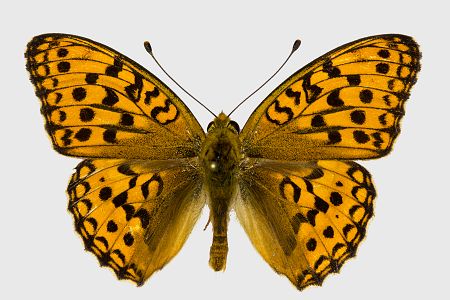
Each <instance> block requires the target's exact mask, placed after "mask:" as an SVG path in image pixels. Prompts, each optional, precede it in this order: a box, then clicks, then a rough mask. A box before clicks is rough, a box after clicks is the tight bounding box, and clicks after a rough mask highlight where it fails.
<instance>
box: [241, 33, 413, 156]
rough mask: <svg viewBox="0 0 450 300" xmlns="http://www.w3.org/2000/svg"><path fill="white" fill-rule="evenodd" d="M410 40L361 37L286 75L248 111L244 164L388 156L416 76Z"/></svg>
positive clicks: (242, 134)
mask: <svg viewBox="0 0 450 300" xmlns="http://www.w3.org/2000/svg"><path fill="white" fill-rule="evenodd" d="M419 59H420V52H419V50H418V46H417V44H416V43H415V41H414V40H413V39H412V38H410V37H408V36H403V35H394V34H392V35H379V36H372V37H368V38H363V39H360V40H357V41H355V42H352V43H349V44H346V45H344V46H342V47H339V48H337V49H335V50H333V51H331V52H329V53H327V54H325V55H323V56H321V57H320V58H318V59H316V60H315V61H313V62H311V63H310V64H308V65H307V66H306V67H304V68H302V69H301V70H299V71H298V72H297V73H295V74H293V75H292V76H291V77H290V78H288V79H287V80H286V81H285V82H284V83H282V84H281V85H280V86H279V87H278V88H277V89H275V90H274V91H273V92H272V93H271V94H270V95H269V96H268V97H267V98H266V99H265V100H264V101H263V102H262V103H261V105H260V106H259V107H258V108H257V109H256V110H255V111H254V112H253V114H252V115H251V116H250V118H249V120H248V122H247V123H246V125H245V127H244V128H243V130H242V133H241V140H242V144H243V147H244V151H245V153H246V154H247V155H248V156H250V157H262V158H268V159H281V160H296V161H305V160H318V159H366V158H376V157H380V156H383V155H385V154H386V153H388V152H389V151H390V150H391V148H392V144H393V142H394V140H395V138H396V137H397V135H398V133H399V131H400V128H399V122H400V119H401V117H402V116H403V114H404V108H403V106H404V102H405V101H406V100H407V98H408V97H409V91H410V89H411V87H412V85H413V84H414V83H415V81H416V75H417V72H418V71H419V69H420V64H419Z"/></svg>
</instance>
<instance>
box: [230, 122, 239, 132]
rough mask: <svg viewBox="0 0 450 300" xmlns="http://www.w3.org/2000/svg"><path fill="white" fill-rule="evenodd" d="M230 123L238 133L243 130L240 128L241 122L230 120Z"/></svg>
mask: <svg viewBox="0 0 450 300" xmlns="http://www.w3.org/2000/svg"><path fill="white" fill-rule="evenodd" d="M228 124H230V125H231V126H232V127H233V128H234V129H235V130H236V132H237V133H239V132H240V131H241V129H240V128H239V124H238V123H236V122H235V121H230V123H228Z"/></svg>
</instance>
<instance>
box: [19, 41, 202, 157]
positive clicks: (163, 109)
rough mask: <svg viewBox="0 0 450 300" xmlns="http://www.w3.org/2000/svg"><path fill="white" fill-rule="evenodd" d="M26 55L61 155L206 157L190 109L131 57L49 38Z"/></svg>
mask: <svg viewBox="0 0 450 300" xmlns="http://www.w3.org/2000/svg"><path fill="white" fill-rule="evenodd" d="M25 57H26V59H27V69H28V71H29V72H30V74H31V76H30V78H31V81H32V83H33V84H34V86H35V88H36V95H37V96H38V97H39V98H40V99H41V102H42V108H41V111H42V114H43V115H44V117H45V121H46V129H47V132H48V134H49V135H50V137H51V139H52V142H53V146H54V148H55V149H56V150H57V151H58V152H60V153H62V154H66V155H71V156H79V157H91V158H96V157H101V158H128V159H160V160H162V159H173V158H183V157H192V156H195V155H197V153H198V152H199V147H200V144H201V140H202V139H203V138H204V133H203V130H202V128H201V127H200V125H199V124H198V122H197V120H196V119H195V117H194V116H193V115H192V113H191V112H190V111H189V109H188V108H187V107H186V106H185V105H184V104H183V102H182V101H181V100H180V99H179V98H178V96H176V95H175V94H174V93H173V92H172V91H171V90H170V89H169V88H168V87H167V86H166V85H165V84H164V83H162V82H161V81H160V80H159V79H157V78H156V77H155V76H154V75H153V74H151V73H150V72H148V71H147V70H145V69H144V68H143V67H141V66H140V65H139V64H137V63H136V62H134V61H132V60H131V59H129V58H127V57H126V56H124V55H122V54H120V53H118V52H116V51H115V50H113V49H111V48H109V47H107V46H104V45H102V44H99V43H96V42H94V41H91V40H88V39H86V38H82V37H78V36H72V35H66V34H45V35H40V36H36V37H34V38H33V39H32V40H31V41H30V43H29V44H28V47H27V50H26V53H25Z"/></svg>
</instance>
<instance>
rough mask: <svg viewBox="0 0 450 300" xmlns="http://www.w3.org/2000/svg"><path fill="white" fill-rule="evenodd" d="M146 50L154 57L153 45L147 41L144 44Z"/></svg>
mask: <svg viewBox="0 0 450 300" xmlns="http://www.w3.org/2000/svg"><path fill="white" fill-rule="evenodd" d="M144 48H145V50H146V51H147V52H148V53H150V54H151V55H153V50H152V45H150V42H149V41H145V42H144Z"/></svg>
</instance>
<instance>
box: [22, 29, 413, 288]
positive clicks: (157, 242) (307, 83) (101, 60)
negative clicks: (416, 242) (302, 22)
mask: <svg viewBox="0 0 450 300" xmlns="http://www.w3.org/2000/svg"><path fill="white" fill-rule="evenodd" d="M25 57H26V68H27V70H28V71H29V73H30V75H31V76H30V78H31V82H32V83H33V85H34V86H35V90H36V95H37V96H38V97H39V98H40V100H41V102H42V106H41V112H42V114H43V116H44V118H45V128H46V130H47V132H48V134H49V136H50V137H51V140H52V143H53V147H54V149H55V150H56V151H57V152H59V153H61V154H64V155H68V156H74V157H81V158H83V159H84V160H83V161H82V162H81V163H79V164H78V166H77V167H76V170H75V173H74V174H73V175H72V177H71V179H70V183H69V186H68V188H67V193H68V195H69V199H70V200H69V205H68V209H69V211H70V213H72V214H73V217H74V220H75V228H76V231H77V232H78V233H79V234H80V235H81V237H82V239H83V241H84V244H85V247H86V249H87V250H88V251H90V252H92V253H94V254H95V256H96V257H97V258H98V260H99V262H100V264H101V265H102V266H108V267H109V268H111V269H112V270H114V272H115V273H116V275H117V277H118V278H119V279H129V280H132V281H134V282H135V283H137V284H138V285H142V284H143V283H144V282H145V281H146V280H147V279H148V278H149V277H150V276H151V275H152V274H153V273H154V272H155V271H158V270H160V269H161V268H163V267H164V266H165V265H166V264H167V263H168V262H169V261H170V260H171V259H172V258H173V257H174V256H175V255H176V254H177V253H178V252H179V251H180V249H181V247H182V246H183V244H184V242H185V241H186V239H187V237H188V236H189V234H190V232H191V231H192V228H193V226H194V224H195V223H196V221H197V219H198V218H199V216H200V214H201V211H202V209H203V207H204V206H205V205H208V207H209V221H210V222H211V224H212V230H213V241H212V246H211V248H210V259H209V264H210V266H211V267H212V268H213V269H214V270H215V271H220V270H224V269H225V266H226V258H227V252H228V243H227V228H228V223H229V214H230V211H231V210H234V211H235V212H236V215H237V218H238V220H239V222H240V223H241V225H242V226H243V227H244V229H245V232H246V233H247V235H248V237H249V238H250V240H251V242H252V244H253V245H254V247H255V248H256V250H257V251H258V252H259V254H260V255H261V256H262V257H263V258H264V260H265V261H266V262H267V263H268V264H269V265H270V266H271V267H272V268H273V269H274V270H275V271H276V272H277V273H279V274H283V275H285V276H286V277H287V278H288V279H289V280H290V281H291V282H292V283H293V284H294V285H295V286H296V287H297V288H298V289H299V290H302V289H304V288H305V287H308V286H310V285H321V284H322V282H323V280H324V278H325V277H326V276H327V275H328V274H330V273H336V272H338V271H339V269H340V268H341V266H342V265H343V264H344V262H345V261H346V260H347V259H348V258H350V257H353V256H354V255H355V253H356V250H357V248H358V245H359V244H360V242H361V240H362V239H363V238H364V236H365V232H366V226H367V222H368V221H369V219H370V218H371V217H372V215H373V201H374V198H375V195H376V192H375V188H374V185H373V183H372V179H371V175H370V174H369V172H368V171H367V170H366V169H365V168H364V167H362V166H361V165H360V164H358V163H356V162H354V161H353V160H363V159H374V158H379V157H382V156H385V155H386V154H388V153H389V152H390V151H391V149H392V145H393V142H394V140H395V138H396V137H397V135H398V134H399V131H400V127H399V123H400V119H401V118H402V116H403V114H404V103H405V101H406V100H407V99H408V97H409V93H410V89H411V87H412V86H413V84H414V83H415V82H416V76H417V73H418V71H419V69H420V63H419V61H420V52H419V49H418V45H417V44H416V42H415V41H414V40H413V39H412V38H411V37H408V36H404V35H399V34H385V35H377V36H371V37H366V38H362V39H359V40H356V41H354V42H351V43H348V44H345V45H343V46H341V47H338V48H336V49H334V50H332V51H330V52H328V53H326V54H325V55H323V56H321V57H319V58H318V59H316V60H314V61H312V62H311V63H309V64H308V65H306V66H305V67H303V68H302V69H300V70H299V71H297V72H296V73H294V74H293V75H292V76H290V77H289V78H288V79H286V80H285V81H284V82H283V83H282V84H281V85H280V86H278V87H277V88H276V89H275V90H274V91H273V92H272V93H270V94H269V95H268V96H267V98H266V99H264V101H262V102H261V104H260V105H259V106H258V107H257V108H256V110H255V111H254V112H253V113H252V114H251V116H250V118H249V119H248V121H247V123H246V124H245V126H244V127H243V129H242V131H241V130H240V128H239V125H238V124H237V123H236V122H235V121H233V120H231V119H230V118H229V116H227V115H225V114H224V113H221V114H219V115H218V116H216V117H215V118H214V120H213V121H212V122H211V123H210V124H209V125H208V128H207V132H206V133H205V132H204V131H203V129H202V127H201V126H200V124H199V122H198V121H197V120H196V119H195V117H194V115H193V114H192V113H191V111H190V110H189V109H188V107H187V106H186V105H185V104H184V103H183V102H182V101H181V99H180V98H179V97H178V96H177V95H175V93H174V92H173V91H172V90H171V89H170V88H169V87H168V86H167V85H165V84H164V83H163V82H162V81H160V80H159V79H158V78H157V77H155V76H154V75H153V74H152V73H150V72H149V71H147V70H146V69H144V68H143V67H142V66H140V65H139V64H137V63H136V62H134V61H133V60H131V59H129V58H128V57H126V56H124V55H122V54H120V53H118V52H117V51H115V50H113V49H111V48H109V47H107V46H105V45H102V44H100V43H97V42H94V41H92V40H89V39H87V38H83V37H79V36H74V35H68V34H44V35H40V36H36V37H34V38H33V39H32V40H31V41H30V42H29V44H28V46H27V50H26V53H25Z"/></svg>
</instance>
